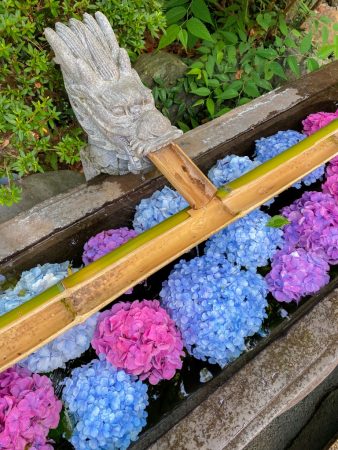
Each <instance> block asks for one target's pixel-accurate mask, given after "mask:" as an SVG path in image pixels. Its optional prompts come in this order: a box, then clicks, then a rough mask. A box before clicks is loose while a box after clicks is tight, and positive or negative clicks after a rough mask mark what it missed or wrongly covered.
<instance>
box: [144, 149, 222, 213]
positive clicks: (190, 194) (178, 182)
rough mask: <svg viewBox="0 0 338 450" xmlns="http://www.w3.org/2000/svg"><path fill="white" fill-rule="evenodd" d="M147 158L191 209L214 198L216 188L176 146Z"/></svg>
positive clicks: (203, 204)
mask: <svg viewBox="0 0 338 450" xmlns="http://www.w3.org/2000/svg"><path fill="white" fill-rule="evenodd" d="M148 158H149V159H150V160H151V161H152V162H153V163H154V164H155V166H156V167H157V168H158V169H159V170H160V171H161V172H162V174H163V175H164V176H165V177H166V178H167V180H168V181H169V182H170V183H171V184H172V185H173V186H174V188H175V189H176V190H177V191H178V192H179V193H180V194H181V195H182V196H183V197H184V198H185V199H186V200H187V202H188V203H189V205H190V206H191V207H192V208H193V209H198V208H202V207H203V206H205V205H206V204H207V203H209V202H210V200H211V199H212V198H213V197H214V196H215V194H216V191H217V188H216V186H214V185H213V184H212V183H211V181H210V180H209V179H208V178H207V177H206V176H205V175H204V173H203V172H202V171H201V170H200V169H199V168H198V167H197V166H196V165H195V163H194V162H193V161H192V160H191V159H190V158H189V157H188V156H187V155H186V154H185V153H184V151H183V150H182V149H181V147H179V146H178V145H177V144H174V143H170V144H168V145H166V146H165V147H163V148H161V149H160V150H158V151H157V152H154V153H149V154H148Z"/></svg>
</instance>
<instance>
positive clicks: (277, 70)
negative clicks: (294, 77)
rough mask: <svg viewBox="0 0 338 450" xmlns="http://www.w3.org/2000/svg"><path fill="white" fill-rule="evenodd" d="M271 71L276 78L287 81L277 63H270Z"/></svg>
mask: <svg viewBox="0 0 338 450" xmlns="http://www.w3.org/2000/svg"><path fill="white" fill-rule="evenodd" d="M271 70H272V72H273V73H274V74H275V75H277V76H278V77H280V78H283V79H284V80H286V79H287V77H286V75H285V72H284V69H283V67H282V66H281V65H280V64H279V63H278V62H276V61H273V62H272V63H271Z"/></svg>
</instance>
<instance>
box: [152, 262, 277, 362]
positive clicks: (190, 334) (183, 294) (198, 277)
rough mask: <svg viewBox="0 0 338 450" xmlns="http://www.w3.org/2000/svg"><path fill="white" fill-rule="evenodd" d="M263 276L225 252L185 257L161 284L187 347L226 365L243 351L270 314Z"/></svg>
mask: <svg viewBox="0 0 338 450" xmlns="http://www.w3.org/2000/svg"><path fill="white" fill-rule="evenodd" d="M267 292H268V291H267V286H266V283H265V281H264V278H263V277H261V276H260V275H257V274H255V273H253V272H246V271H243V270H240V268H239V267H238V266H234V265H232V264H230V263H229V261H227V260H226V259H225V258H224V257H219V258H214V257H213V258H211V257H210V256H207V255H205V256H202V257H199V258H194V259H192V260H190V261H188V262H187V261H185V260H181V261H180V262H179V263H178V264H177V265H176V266H175V267H174V270H173V271H172V272H171V274H170V275H169V278H168V280H166V281H165V282H164V283H163V286H162V290H161V293H160V296H161V298H162V302H163V305H164V307H165V308H166V309H167V310H168V312H169V314H170V316H171V317H172V318H173V320H174V321H175V323H176V325H177V326H178V328H179V329H180V331H181V333H182V337H183V342H184V344H185V347H186V348H187V350H188V352H189V353H190V354H191V355H193V356H194V357H195V358H197V359H201V360H206V359H207V360H208V361H209V362H211V363H218V364H220V365H221V366H224V365H225V364H227V363H228V362H229V361H231V360H232V359H234V358H236V357H237V356H239V355H240V353H241V352H242V351H243V350H245V338H246V337H247V336H251V335H253V334H255V333H256V332H257V331H259V329H260V328H261V325H262V321H263V319H264V318H265V317H266V312H265V308H266V306H267V302H266V295H267Z"/></svg>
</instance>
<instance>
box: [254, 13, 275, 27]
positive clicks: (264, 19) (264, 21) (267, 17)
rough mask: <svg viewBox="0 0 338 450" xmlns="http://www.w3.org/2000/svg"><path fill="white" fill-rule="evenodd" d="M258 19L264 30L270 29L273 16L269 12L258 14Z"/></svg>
mask: <svg viewBox="0 0 338 450" xmlns="http://www.w3.org/2000/svg"><path fill="white" fill-rule="evenodd" d="M256 21H257V23H258V25H260V26H261V27H262V28H263V30H265V31H268V29H269V27H270V25H271V23H272V16H271V14H269V13H265V14H257V17H256Z"/></svg>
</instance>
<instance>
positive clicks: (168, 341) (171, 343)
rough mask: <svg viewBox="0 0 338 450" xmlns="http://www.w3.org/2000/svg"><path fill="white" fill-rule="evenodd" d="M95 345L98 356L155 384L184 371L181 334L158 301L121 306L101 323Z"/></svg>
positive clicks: (99, 323)
mask: <svg viewBox="0 0 338 450" xmlns="http://www.w3.org/2000/svg"><path fill="white" fill-rule="evenodd" d="M92 346H93V347H94V349H95V350H96V353H97V354H98V355H105V357H106V359H107V360H108V361H109V362H110V363H111V364H112V365H113V366H115V367H117V368H118V369H124V370H125V371H126V372H127V373H129V374H131V375H136V376H139V378H140V379H141V380H145V379H147V378H148V379H149V382H150V383H151V384H157V383H158V382H159V381H160V380H162V379H165V380H170V379H171V378H172V377H173V376H174V375H175V372H176V370H177V369H181V367H182V360H181V357H182V356H184V352H183V342H182V338H181V334H180V332H179V331H178V329H177V328H176V326H175V323H174V321H173V320H172V319H171V318H170V317H169V315H168V313H167V312H166V311H165V310H164V309H163V308H161V307H160V303H159V301H158V300H143V301H138V300H136V301H134V302H132V303H122V302H121V303H117V304H115V305H113V307H112V308H111V309H110V310H107V311H104V312H103V313H102V314H101V317H100V318H99V320H98V324H97V327H96V331H95V333H94V337H93V340H92Z"/></svg>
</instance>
